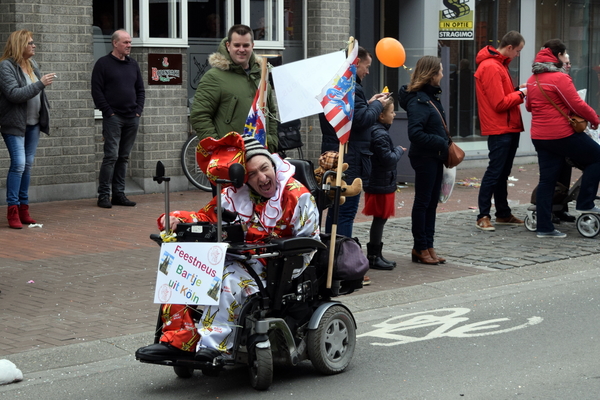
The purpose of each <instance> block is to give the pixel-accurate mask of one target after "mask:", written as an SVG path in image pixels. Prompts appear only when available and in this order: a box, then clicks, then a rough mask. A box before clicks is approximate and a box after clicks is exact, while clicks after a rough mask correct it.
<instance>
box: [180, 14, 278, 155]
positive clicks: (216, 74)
mask: <svg viewBox="0 0 600 400" xmlns="http://www.w3.org/2000/svg"><path fill="white" fill-rule="evenodd" d="M253 49H254V37H253V33H252V29H250V27H248V26H246V25H234V26H232V27H231V28H230V29H229V32H228V34H227V38H225V39H223V40H222V41H221V44H220V45H219V49H218V50H217V52H215V53H213V54H211V55H210V56H209V58H208V62H209V64H210V65H211V67H212V68H211V69H210V70H208V71H207V72H206V73H205V74H204V76H203V77H202V79H201V80H200V83H199V84H198V88H197V89H196V94H195V95H194V103H193V104H192V109H191V112H190V121H191V123H192V127H193V128H194V130H195V131H196V134H197V135H198V138H199V139H200V140H202V139H204V138H207V137H213V138H215V139H218V138H222V137H223V136H225V135H226V134H227V133H229V132H231V131H234V132H238V133H242V132H243V131H244V125H245V124H246V118H247V117H248V112H249V111H250V107H251V106H252V102H253V100H254V96H255V95H256V90H257V88H258V85H259V82H260V75H261V65H260V58H259V57H257V56H256V55H255V54H254V53H253ZM266 107H267V111H265V117H266V119H267V121H266V122H267V145H268V148H269V151H270V152H271V153H274V152H276V151H277V143H278V140H277V121H276V119H275V118H274V117H275V115H276V109H275V103H274V101H273V95H272V88H271V87H269V90H268V96H267V102H266Z"/></svg>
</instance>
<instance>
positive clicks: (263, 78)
mask: <svg viewBox="0 0 600 400" xmlns="http://www.w3.org/2000/svg"><path fill="white" fill-rule="evenodd" d="M267 74H268V72H267V59H266V58H265V57H262V58H261V65H260V82H259V84H258V90H259V92H258V108H259V109H260V110H261V111H262V113H263V115H264V116H265V147H266V148H269V143H268V139H269V137H268V135H267V132H268V129H267V125H268V123H269V122H268V118H267V115H266V113H265V102H266V99H265V97H266V96H267V87H268V86H267Z"/></svg>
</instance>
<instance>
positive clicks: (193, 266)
mask: <svg viewBox="0 0 600 400" xmlns="http://www.w3.org/2000/svg"><path fill="white" fill-rule="evenodd" d="M226 251H227V244H226V243H163V244H162V246H161V249H160V258H159V261H158V271H157V273H156V291H155V293H154V302H155V303H159V304H164V303H171V304H200V305H211V304H218V303H219V295H220V294H221V282H222V276H223V266H224V265H225V253H226Z"/></svg>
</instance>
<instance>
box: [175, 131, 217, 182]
mask: <svg viewBox="0 0 600 400" xmlns="http://www.w3.org/2000/svg"><path fill="white" fill-rule="evenodd" d="M197 146H198V136H196V135H190V137H189V138H188V140H186V142H185V144H184V145H183V148H182V149H181V168H182V169H183V173H184V174H185V176H186V177H187V178H188V180H189V181H190V183H191V184H192V185H194V186H196V187H197V188H198V189H200V190H204V191H205V192H210V191H211V190H212V189H211V184H210V181H209V180H208V178H207V177H206V175H205V174H204V172H202V170H201V169H200V167H199V166H198V163H197V162H196V147H197Z"/></svg>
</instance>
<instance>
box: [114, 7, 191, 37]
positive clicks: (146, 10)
mask: <svg viewBox="0 0 600 400" xmlns="http://www.w3.org/2000/svg"><path fill="white" fill-rule="evenodd" d="M150 1H151V0H139V4H140V9H139V19H140V36H139V37H136V38H131V44H132V45H133V46H136V47H187V46H188V0H166V1H167V2H168V4H169V5H168V10H169V15H168V18H169V24H168V26H169V36H179V37H168V38H156V37H150ZM177 4H179V15H177V14H178V13H177ZM178 19H179V29H178ZM132 28H133V0H125V29H126V30H127V31H128V32H130V31H131V30H132Z"/></svg>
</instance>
